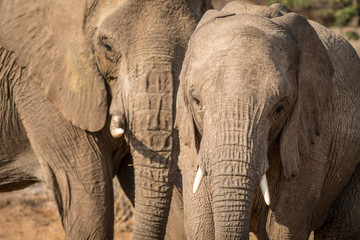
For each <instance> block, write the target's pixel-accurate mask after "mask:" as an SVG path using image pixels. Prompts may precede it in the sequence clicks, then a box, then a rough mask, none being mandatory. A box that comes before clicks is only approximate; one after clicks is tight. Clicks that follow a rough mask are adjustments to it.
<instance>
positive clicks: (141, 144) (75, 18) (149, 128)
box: [0, 0, 211, 239]
mask: <svg viewBox="0 0 360 240" xmlns="http://www.w3.org/2000/svg"><path fill="white" fill-rule="evenodd" d="M210 7H211V6H210V5H209V3H208V2H207V1H206V0H178V1H171V0H138V1H135V0H87V1H60V2H59V1H55V0H51V1H45V0H39V1H34V0H14V1H13V0H11V1H6V0H5V1H1V2H0V15H1V20H0V83H1V84H0V90H1V96H0V100H1V103H0V112H1V114H0V120H1V136H0V191H11V190H16V189H21V188H25V187H27V186H29V185H31V184H33V183H35V182H38V181H44V182H46V184H47V185H48V186H49V187H50V188H51V189H52V191H53V192H54V196H55V200H56V203H57V206H58V210H59V213H60V215H61V220H62V224H63V227H64V229H65V232H66V237H67V238H68V239H112V238H113V221H114V212H113V186H112V178H113V177H115V176H117V178H118V180H119V182H120V184H121V187H122V188H123V189H124V191H125V193H126V195H127V196H128V197H129V199H130V200H131V201H132V203H133V204H134V205H135V214H134V216H135V223H134V233H133V236H134V237H133V238H134V239H162V238H164V235H165V232H166V225H167V221H168V218H170V219H169V222H171V219H173V223H174V225H172V226H173V228H172V230H170V232H174V233H176V232H179V234H181V226H182V224H181V222H182V218H181V216H182V213H181V209H182V199H181V198H182V196H181V185H177V187H176V188H175V190H174V191H175V192H176V193H174V194H172V193H173V185H174V182H175V181H176V182H179V183H181V179H179V177H181V176H180V175H179V170H178V168H177V156H178V152H179V143H178V133H177V130H175V129H173V123H174V119H175V100H176V93H177V88H178V85H179V81H178V76H179V73H180V69H181V66H182V61H183V58H184V55H185V50H186V47H187V42H188V39H189V38H190V35H191V33H192V32H193V30H194V29H195V27H196V23H197V22H198V20H199V19H200V17H201V15H202V14H203V13H204V11H206V10H207V9H208V8H210ZM109 129H110V131H109ZM110 133H111V134H110ZM173 195H174V196H175V197H174V196H173ZM172 196H173V198H176V199H175V200H173V203H174V209H175V210H174V211H172V210H171V211H170V217H169V208H170V204H171V198H172ZM174 201H175V202H174ZM171 212H174V214H178V215H177V217H174V218H172V217H171V215H172V214H171ZM178 216H180V217H178ZM169 225H171V224H170V223H169ZM175 238H176V237H175ZM179 238H181V237H179Z"/></svg>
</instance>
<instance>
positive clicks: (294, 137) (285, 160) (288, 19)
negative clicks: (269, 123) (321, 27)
mask: <svg viewBox="0 0 360 240" xmlns="http://www.w3.org/2000/svg"><path fill="white" fill-rule="evenodd" d="M273 21H274V22H277V23H279V24H280V25H282V26H283V27H285V28H286V29H288V30H290V31H291V33H292V34H293V35H294V36H295V39H297V40H298V43H299V45H300V59H299V68H298V70H299V73H298V86H297V89H298V95H297V100H296V103H295V106H294V109H293V112H292V114H291V116H289V118H288V119H287V122H286V123H285V126H284V128H283V130H282V133H281V137H280V154H281V161H282V166H283V172H284V175H285V177H286V178H287V179H290V178H291V177H293V176H296V175H297V174H298V173H299V164H300V157H301V156H302V155H305V154H307V153H309V147H310V145H311V144H313V143H314V142H315V138H316V136H319V135H320V131H321V127H322V123H323V115H324V111H325V109H326V105H327V102H328V99H329V94H330V92H331V89H332V76H333V72H334V70H333V67H332V64H331V61H330V58H329V56H328V53H327V50H326V48H325V47H324V45H323V44H322V42H321V40H320V39H319V37H318V35H317V33H316V31H315V30H314V29H313V28H312V27H311V25H310V24H309V22H308V21H307V20H306V19H305V18H304V17H302V16H300V15H298V14H296V13H289V14H286V15H284V16H282V17H279V18H275V19H273Z"/></svg>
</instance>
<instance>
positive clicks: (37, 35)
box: [0, 0, 107, 131]
mask: <svg viewBox="0 0 360 240" xmlns="http://www.w3.org/2000/svg"><path fill="white" fill-rule="evenodd" d="M0 5H1V7H0V16H1V22H0V45H2V46H3V47H4V48H5V49H7V50H9V51H12V52H14V54H15V56H16V59H17V63H18V64H19V65H20V66H22V67H26V68H27V76H24V77H26V78H29V79H31V80H33V81H35V82H36V83H37V84H39V85H40V86H41V88H43V90H44V92H45V95H46V96H47V97H48V98H49V100H50V101H51V102H52V103H53V104H54V105H55V106H56V108H57V109H58V110H59V111H60V112H61V113H62V115H63V116H64V117H65V118H66V119H67V120H70V121H71V122H72V123H73V124H74V125H76V126H78V127H80V128H82V129H84V130H89V131H98V130H100V129H101V128H102V127H103V126H104V124H105V120H106V115H107V93H106V88H105V84H104V81H103V79H102V77H101V76H100V75H99V73H98V71H97V68H96V65H95V63H94V57H93V54H92V52H91V50H90V47H89V43H88V42H87V40H86V37H85V34H84V14H85V2H82V1H55V0H52V1H51V0H50V1H45V0H39V1H21V0H9V1H6V0H4V1H2V2H1V4H0Z"/></svg>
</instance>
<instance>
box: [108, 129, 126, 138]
mask: <svg viewBox="0 0 360 240" xmlns="http://www.w3.org/2000/svg"><path fill="white" fill-rule="evenodd" d="M110 133H111V136H113V137H114V138H119V137H121V136H122V135H124V129H122V128H111V129H110Z"/></svg>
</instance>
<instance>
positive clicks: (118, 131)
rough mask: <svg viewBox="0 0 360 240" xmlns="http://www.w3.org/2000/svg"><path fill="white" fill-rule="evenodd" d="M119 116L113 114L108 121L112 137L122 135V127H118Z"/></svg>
mask: <svg viewBox="0 0 360 240" xmlns="http://www.w3.org/2000/svg"><path fill="white" fill-rule="evenodd" d="M120 120H121V118H120V117H119V116H113V117H112V119H111V123H110V133H111V136H113V137H114V138H119V137H121V136H122V135H124V132H125V131H124V129H123V128H121V127H119V125H120Z"/></svg>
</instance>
